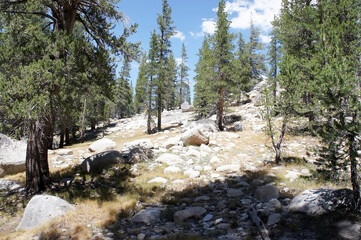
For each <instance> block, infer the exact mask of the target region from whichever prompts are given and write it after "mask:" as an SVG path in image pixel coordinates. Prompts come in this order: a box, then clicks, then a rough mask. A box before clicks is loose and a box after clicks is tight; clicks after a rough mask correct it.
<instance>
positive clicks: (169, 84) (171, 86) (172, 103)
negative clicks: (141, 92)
mask: <svg viewBox="0 0 361 240" xmlns="http://www.w3.org/2000/svg"><path fill="white" fill-rule="evenodd" d="M177 72H178V66H177V62H176V60H175V58H174V55H173V52H172V51H170V54H169V57H168V58H167V59H166V64H165V76H166V78H165V80H166V81H165V83H164V88H165V89H166V91H165V93H164V95H163V96H164V100H163V106H164V107H165V108H166V109H167V110H168V111H169V110H170V109H173V108H175V107H176V84H177Z"/></svg>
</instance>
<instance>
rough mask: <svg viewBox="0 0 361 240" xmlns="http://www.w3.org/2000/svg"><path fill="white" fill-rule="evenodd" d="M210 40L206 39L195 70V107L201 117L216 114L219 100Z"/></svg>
mask: <svg viewBox="0 0 361 240" xmlns="http://www.w3.org/2000/svg"><path fill="white" fill-rule="evenodd" d="M210 38H211V37H210V36H205V37H204V39H203V43H202V47H201V48H200V49H199V53H198V57H199V59H198V63H197V64H196V68H195V72H196V76H195V78H194V80H195V85H194V106H195V109H196V112H197V113H198V115H199V116H200V117H209V116H210V115H212V114H214V113H215V112H216V103H217V98H218V96H217V87H216V86H215V82H216V78H217V73H216V71H215V59H214V54H213V51H212V46H211V44H210V42H211V39H210Z"/></svg>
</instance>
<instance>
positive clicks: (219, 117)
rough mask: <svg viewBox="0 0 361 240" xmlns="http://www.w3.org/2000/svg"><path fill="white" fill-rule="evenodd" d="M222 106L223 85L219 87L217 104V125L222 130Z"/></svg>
mask: <svg viewBox="0 0 361 240" xmlns="http://www.w3.org/2000/svg"><path fill="white" fill-rule="evenodd" d="M223 107H224V87H223V86H222V87H220V88H219V101H218V104H217V125H218V128H219V130H220V131H223V129H224V128H223Z"/></svg>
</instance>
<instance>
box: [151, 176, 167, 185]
mask: <svg viewBox="0 0 361 240" xmlns="http://www.w3.org/2000/svg"><path fill="white" fill-rule="evenodd" d="M166 182H168V180H167V179H165V178H162V177H156V178H153V179H151V180H149V181H148V183H163V184H165V183H166Z"/></svg>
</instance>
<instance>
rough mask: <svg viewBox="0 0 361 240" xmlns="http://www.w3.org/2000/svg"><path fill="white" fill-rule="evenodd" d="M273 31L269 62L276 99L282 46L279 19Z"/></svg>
mask: <svg viewBox="0 0 361 240" xmlns="http://www.w3.org/2000/svg"><path fill="white" fill-rule="evenodd" d="M272 26H273V28H272V31H271V34H270V35H271V42H270V44H269V46H268V62H269V66H270V69H269V72H268V84H269V85H270V86H271V91H272V92H273V99H276V97H277V96H276V94H277V76H278V69H279V62H280V60H281V46H280V41H279V39H278V33H277V31H278V29H277V27H278V21H277V19H274V21H273V23H272Z"/></svg>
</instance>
